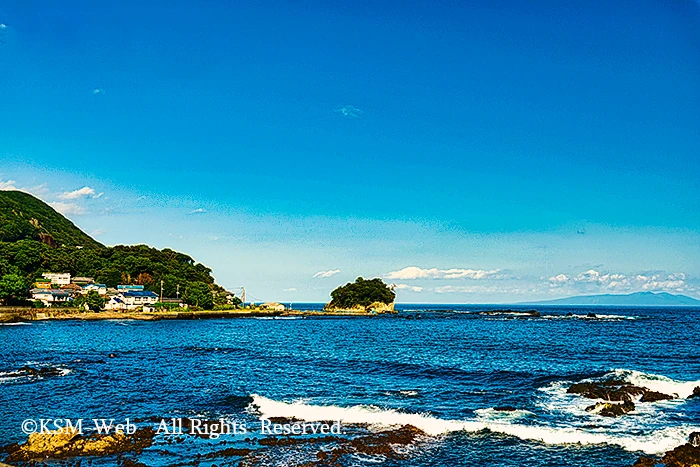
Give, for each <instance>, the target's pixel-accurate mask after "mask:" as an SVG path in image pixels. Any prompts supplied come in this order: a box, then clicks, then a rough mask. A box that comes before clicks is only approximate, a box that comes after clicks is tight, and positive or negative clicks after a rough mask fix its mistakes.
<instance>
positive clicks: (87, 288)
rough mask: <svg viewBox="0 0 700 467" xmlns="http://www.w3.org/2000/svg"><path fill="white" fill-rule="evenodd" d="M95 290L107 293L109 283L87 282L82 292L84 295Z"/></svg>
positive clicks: (101, 293)
mask: <svg viewBox="0 0 700 467" xmlns="http://www.w3.org/2000/svg"><path fill="white" fill-rule="evenodd" d="M93 290H94V291H95V292H97V293H98V294H100V295H107V285H105V284H87V285H84V286H83V288H82V291H81V292H80V293H82V294H83V295H85V294H87V293H88V292H90V291H93Z"/></svg>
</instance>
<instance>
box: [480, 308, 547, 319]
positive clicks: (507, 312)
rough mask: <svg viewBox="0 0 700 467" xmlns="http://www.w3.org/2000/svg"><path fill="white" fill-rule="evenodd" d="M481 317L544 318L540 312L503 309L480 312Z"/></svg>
mask: <svg viewBox="0 0 700 467" xmlns="http://www.w3.org/2000/svg"><path fill="white" fill-rule="evenodd" d="M479 314H480V315H487V316H493V315H512V316H531V317H533V318H539V317H540V316H542V315H541V314H540V312H539V311H537V310H509V309H502V310H486V311H480V312H479Z"/></svg>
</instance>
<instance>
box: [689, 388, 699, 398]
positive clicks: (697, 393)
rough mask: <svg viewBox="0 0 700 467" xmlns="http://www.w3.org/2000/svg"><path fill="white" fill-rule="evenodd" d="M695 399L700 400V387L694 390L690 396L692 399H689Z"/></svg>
mask: <svg viewBox="0 0 700 467" xmlns="http://www.w3.org/2000/svg"><path fill="white" fill-rule="evenodd" d="M695 397H697V398H700V386H698V387H696V388H695V389H693V393H692V394H691V395H690V397H689V398H688V399H693V398H695Z"/></svg>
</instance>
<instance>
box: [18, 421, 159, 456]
mask: <svg viewBox="0 0 700 467" xmlns="http://www.w3.org/2000/svg"><path fill="white" fill-rule="evenodd" d="M154 436H155V433H154V431H153V429H152V428H140V429H138V430H136V433H134V434H132V435H126V434H124V433H122V432H116V433H113V434H109V435H81V434H79V433H77V432H69V431H65V432H61V431H53V432H48V433H32V434H31V435H29V439H27V442H26V443H24V444H20V445H13V446H10V447H7V448H6V452H8V453H9V455H8V456H7V458H6V459H5V461H7V462H27V461H31V460H36V459H66V458H70V457H80V456H106V455H111V454H119V453H123V452H140V451H142V450H143V449H145V448H147V447H149V446H151V444H152V443H153V437H154Z"/></svg>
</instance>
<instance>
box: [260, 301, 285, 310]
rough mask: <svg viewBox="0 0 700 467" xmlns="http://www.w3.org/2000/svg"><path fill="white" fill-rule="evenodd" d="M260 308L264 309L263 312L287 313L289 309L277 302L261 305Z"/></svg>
mask: <svg viewBox="0 0 700 467" xmlns="http://www.w3.org/2000/svg"><path fill="white" fill-rule="evenodd" d="M260 308H262V309H263V310H270V311H285V310H286V309H287V307H286V306H284V305H282V304H281V303H277V302H270V303H263V304H262V305H260Z"/></svg>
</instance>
